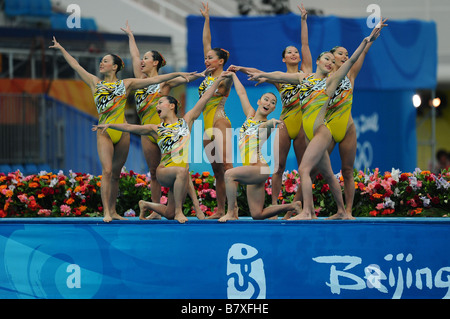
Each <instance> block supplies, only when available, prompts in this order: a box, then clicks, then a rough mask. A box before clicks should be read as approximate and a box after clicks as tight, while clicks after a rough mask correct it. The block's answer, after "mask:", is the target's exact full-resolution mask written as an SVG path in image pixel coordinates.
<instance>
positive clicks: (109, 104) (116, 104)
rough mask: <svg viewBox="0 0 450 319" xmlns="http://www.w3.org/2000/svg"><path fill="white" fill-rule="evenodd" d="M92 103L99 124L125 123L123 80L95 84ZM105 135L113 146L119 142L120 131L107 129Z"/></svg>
mask: <svg viewBox="0 0 450 319" xmlns="http://www.w3.org/2000/svg"><path fill="white" fill-rule="evenodd" d="M94 101H95V105H96V106H97V112H98V114H99V120H98V123H99V124H121V123H125V122H126V121H125V105H126V103H127V97H126V89H125V84H124V83H123V80H118V81H116V82H105V81H101V82H99V83H97V88H96V91H95V93H94ZM107 133H108V134H109V136H110V138H111V141H112V142H113V143H114V144H116V143H117V142H119V141H120V138H121V137H122V132H120V131H116V130H111V129H107Z"/></svg>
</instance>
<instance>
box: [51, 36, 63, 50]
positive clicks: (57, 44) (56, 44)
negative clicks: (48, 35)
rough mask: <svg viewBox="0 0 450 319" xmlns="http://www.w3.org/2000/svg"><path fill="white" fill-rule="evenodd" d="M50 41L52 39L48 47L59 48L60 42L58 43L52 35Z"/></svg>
mask: <svg viewBox="0 0 450 319" xmlns="http://www.w3.org/2000/svg"><path fill="white" fill-rule="evenodd" d="M52 41H53V45H51V46H49V48H50V49H61V48H62V46H61V44H59V42H58V41H56V38H55V37H54V36H53V39H52Z"/></svg>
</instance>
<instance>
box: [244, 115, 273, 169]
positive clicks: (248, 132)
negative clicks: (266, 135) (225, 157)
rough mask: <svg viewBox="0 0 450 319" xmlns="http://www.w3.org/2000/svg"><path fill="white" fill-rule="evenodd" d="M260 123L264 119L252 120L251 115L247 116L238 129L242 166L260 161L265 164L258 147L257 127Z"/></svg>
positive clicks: (259, 146)
mask: <svg viewBox="0 0 450 319" xmlns="http://www.w3.org/2000/svg"><path fill="white" fill-rule="evenodd" d="M262 123H265V121H254V120H253V118H252V117H248V118H247V119H246V120H245V122H244V124H242V127H241V129H240V131H239V151H240V153H241V160H242V165H244V166H246V165H252V164H256V163H261V162H262V163H266V164H267V162H266V160H265V159H264V157H263V156H262V154H261V149H260V148H261V145H260V143H261V140H260V136H259V127H260V126H261V124H262ZM255 152H256V153H255Z"/></svg>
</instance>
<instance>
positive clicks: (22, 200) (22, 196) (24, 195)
mask: <svg viewBox="0 0 450 319" xmlns="http://www.w3.org/2000/svg"><path fill="white" fill-rule="evenodd" d="M17 197H18V198H19V200H20V202H21V203H25V204H26V203H28V197H27V195H26V194H22V195H17Z"/></svg>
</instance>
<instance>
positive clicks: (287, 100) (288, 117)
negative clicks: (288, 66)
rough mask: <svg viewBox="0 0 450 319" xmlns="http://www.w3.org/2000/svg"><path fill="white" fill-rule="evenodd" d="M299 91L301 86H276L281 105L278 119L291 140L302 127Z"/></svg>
mask: <svg viewBox="0 0 450 319" xmlns="http://www.w3.org/2000/svg"><path fill="white" fill-rule="evenodd" d="M300 72H301V71H300ZM301 89H302V85H301V84H286V83H283V84H279V86H278V92H279V93H280V96H281V105H282V106H283V109H282V111H281V115H280V119H282V120H283V121H284V124H285V125H286V129H287V131H288V134H289V137H290V138H291V139H295V138H296V137H297V135H298V132H299V131H300V128H301V127H302V126H301V123H302V109H301V105H300V98H299V93H300V91H301Z"/></svg>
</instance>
